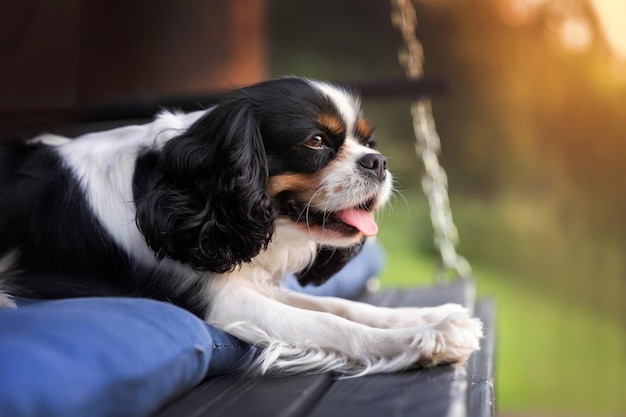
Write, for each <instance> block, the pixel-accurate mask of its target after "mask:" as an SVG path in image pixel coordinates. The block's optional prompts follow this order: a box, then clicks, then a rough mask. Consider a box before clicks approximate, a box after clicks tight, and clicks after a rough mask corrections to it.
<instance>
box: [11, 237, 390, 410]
mask: <svg viewBox="0 0 626 417" xmlns="http://www.w3.org/2000/svg"><path fill="white" fill-rule="evenodd" d="M383 261H384V260H383V256H382V250H381V249H380V247H379V246H378V245H374V244H368V245H366V247H365V248H364V250H363V252H362V253H361V254H360V255H359V256H358V257H357V258H355V259H354V260H353V261H352V262H351V263H349V264H348V265H347V266H346V268H344V269H343V270H342V271H341V272H340V273H339V274H337V275H336V276H335V277H333V279H331V280H330V281H328V282H327V283H326V284H324V285H323V286H320V287H306V288H302V287H300V286H299V285H298V283H297V281H296V280H295V278H294V277H293V276H291V277H287V279H288V286H289V287H290V288H292V289H295V290H300V291H305V292H310V293H315V294H319V295H334V296H344V297H351V296H355V295H358V294H359V293H360V292H361V291H362V290H363V286H364V284H365V282H366V280H367V279H368V278H369V277H371V276H373V275H375V274H377V273H378V272H379V271H380V268H381V267H382V264H383ZM21 301H22V302H21V303H19V304H20V308H18V309H17V310H15V309H0V416H12V417H26V416H46V417H57V416H58V417H72V416H80V417H84V416H90V417H100V416H114V415H123V416H128V417H132V416H146V415H149V414H151V413H153V412H154V411H156V410H158V409H159V408H160V407H162V406H163V405H164V404H165V403H167V402H168V401H170V400H172V399H173V398H176V397H177V396H179V395H180V394H182V393H184V392H185V391H187V390H189V389H191V388H192V387H194V386H195V385H197V384H198V383H199V382H200V381H202V380H203V379H204V378H206V377H210V376H214V375H219V374H223V373H227V372H235V371H237V370H240V369H242V368H244V367H245V366H247V365H248V364H249V363H250V362H251V361H252V359H253V358H254V355H255V352H256V348H254V347H250V346H248V345H246V344H245V343H243V342H241V341H239V340H238V339H236V338H235V337H233V336H231V335H229V334H227V333H224V332H222V331H220V330H217V329H215V328H213V327H211V326H210V325H208V324H206V323H204V322H203V321H202V320H199V319H198V318H197V317H195V316H193V315H192V314H190V313H188V312H187V311H185V310H182V309H180V308H178V307H176V306H173V305H170V304H166V303H162V302H158V301H153V300H147V299H129V298H82V299H68V300H57V301H36V302H33V301H30V302H29V301H27V300H21Z"/></svg>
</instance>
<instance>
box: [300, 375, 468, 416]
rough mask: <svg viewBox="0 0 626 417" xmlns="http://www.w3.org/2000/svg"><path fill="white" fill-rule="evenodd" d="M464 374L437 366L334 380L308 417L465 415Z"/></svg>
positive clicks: (465, 385) (465, 376) (465, 382)
mask: <svg viewBox="0 0 626 417" xmlns="http://www.w3.org/2000/svg"><path fill="white" fill-rule="evenodd" d="M466 387H467V375H466V373H465V370H464V369H463V368H462V367H456V366H441V367H437V368H433V369H428V370H418V371H410V372H403V373H398V374H389V375H371V376H365V377H361V378H356V379H349V380H339V381H336V382H335V383H334V384H333V386H332V388H331V389H330V390H329V391H328V392H327V393H326V395H324V397H322V399H321V400H320V402H319V403H318V404H317V405H316V407H315V409H314V410H313V412H312V413H311V414H310V415H309V417H326V416H342V417H380V416H423V417H439V416H441V417H444V416H460V417H461V416H465V407H466V405H465V398H466V394H465V393H466Z"/></svg>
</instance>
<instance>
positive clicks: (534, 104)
mask: <svg viewBox="0 0 626 417" xmlns="http://www.w3.org/2000/svg"><path fill="white" fill-rule="evenodd" d="M522 3H524V2H523V1H521V0H439V1H436V0H428V1H426V0H424V1H418V2H417V3H415V4H416V6H417V11H418V19H419V26H418V36H419V37H420V39H421V40H422V42H423V44H424V49H425V57H426V73H427V74H432V75H435V74H436V75H443V76H445V77H446V78H447V80H448V81H449V82H450V84H451V89H450V92H449V93H448V94H446V95H445V96H442V97H434V98H433V109H434V112H435V119H436V122H437V127H438V131H439V133H440V136H441V138H442V143H443V154H442V163H443V165H444V167H445V168H446V170H447V171H448V175H449V183H450V193H451V202H452V209H453V213H454V216H455V221H456V223H457V225H458V227H459V231H460V236H461V246H460V252H461V253H462V254H463V255H465V256H466V257H467V258H468V259H469V260H470V262H471V263H473V264H477V265H482V266H483V268H479V271H480V272H482V271H499V272H501V273H500V274H499V276H498V279H499V281H498V279H494V276H495V275H496V274H495V273H489V272H487V273H486V275H488V276H487V277H485V278H483V280H484V281H481V276H480V275H479V276H478V285H479V291H483V292H484V290H485V287H488V289H494V291H495V292H496V293H497V295H498V296H499V297H501V299H500V300H499V301H500V302H502V303H503V304H506V305H503V306H502V307H501V309H502V313H503V314H502V315H501V316H500V319H501V322H500V325H501V326H505V328H504V329H502V330H501V331H502V332H504V333H505V336H503V339H502V343H501V344H500V348H501V351H500V356H501V357H502V356H504V357H505V359H501V361H500V362H501V363H500V364H502V365H503V366H505V367H506V369H500V371H499V375H502V376H503V378H501V380H500V382H501V383H502V384H503V385H505V386H504V387H503V388H502V392H503V393H504V394H505V397H504V398H503V404H504V407H505V408H506V407H510V408H512V409H539V410H542V409H547V410H560V411H561V412H584V413H589V412H591V411H589V410H592V409H594V408H593V407H596V406H598V404H600V403H603V404H604V406H598V407H596V408H595V409H596V410H597V411H598V413H599V414H607V413H609V414H610V412H611V411H613V412H614V413H622V414H623V413H625V412H626V404H624V401H623V399H620V398H618V397H617V396H616V395H618V394H616V393H618V391H619V387H620V385H621V386H622V387H623V382H622V381H621V380H620V377H619V375H618V374H617V373H615V372H613V371H611V370H610V369H608V368H609V367H611V364H612V363H613V364H614V365H615V366H617V367H619V366H623V364H624V358H623V357H621V359H620V360H617V361H615V359H616V358H619V357H620V355H623V353H624V352H623V346H624V335H625V334H626V332H625V331H624V325H625V324H626V304H625V303H624V302H623V297H624V294H626V260H625V256H624V255H625V254H626V221H625V220H624V213H626V187H625V186H626V76H625V74H626V63H624V62H623V61H622V62H619V61H616V60H615V57H614V56H613V55H612V51H611V50H610V49H609V47H608V45H607V43H606V40H605V39H604V37H603V33H602V29H601V27H600V22H599V20H598V17H597V16H596V15H595V14H594V12H593V8H592V7H590V5H589V4H588V3H587V2H586V1H585V0H541V1H539V0H538V1H532V2H526V4H534V5H535V6H536V10H535V11H534V13H533V14H532V16H530V17H528V16H526V18H525V19H518V20H514V19H513V20H512V19H511V18H510V17H511V16H510V15H507V13H506V12H507V7H509V6H510V7H513V6H514V5H519V4H522ZM508 11H509V12H510V10H508ZM269 17H270V21H269V25H268V28H269V30H270V40H271V41H270V45H269V46H270V64H271V65H272V67H271V72H272V73H273V74H274V75H285V74H297V75H304V76H309V77H313V78H321V79H328V80H335V81H343V80H350V81H354V80H363V79H373V78H388V77H390V76H402V71H401V69H400V66H399V65H398V64H397V57H396V53H397V50H398V47H399V45H400V42H401V41H400V37H399V36H398V34H397V33H396V32H395V31H394V29H393V28H392V26H391V23H390V18H389V2H388V1H385V0H377V1H373V0H372V1H363V0H342V1H334V0H317V1H315V2H312V1H293V0H273V1H271V2H270V13H269ZM568 19H577V20H576V22H581V21H582V22H584V24H585V26H584V27H585V28H586V30H587V31H588V34H589V35H590V38H589V39H590V40H589V42H588V44H586V45H584V47H577V48H572V47H569V48H568V47H566V46H567V45H566V43H564V42H563V39H562V38H561V35H562V34H561V33H559V31H558V29H559V28H560V27H563V26H562V23H563V22H567V21H568ZM364 104H365V111H366V113H367V115H368V116H369V117H370V118H371V119H373V121H374V123H375V124H377V125H378V129H377V131H376V135H377V138H378V142H379V143H380V147H381V150H382V151H383V152H384V153H385V154H386V155H387V156H388V159H389V162H390V167H391V169H392V171H393V172H394V176H395V178H396V181H397V184H396V188H397V190H398V192H397V194H396V198H395V201H394V207H393V208H391V209H389V210H388V211H386V212H385V213H383V214H382V215H381V220H382V228H381V234H380V238H381V240H382V241H383V242H384V243H385V245H386V247H387V249H388V251H389V258H390V259H389V267H388V274H386V276H385V277H386V279H390V280H392V282H393V283H400V284H405V285H408V284H410V283H424V275H427V277H426V280H428V279H429V278H430V275H432V269H434V263H435V261H434V260H433V262H432V264H433V267H432V269H431V268H428V267H426V266H425V264H424V262H423V260H424V256H425V255H426V256H432V255H433V254H434V250H433V245H432V240H431V233H432V230H431V227H430V224H429V218H428V212H427V209H426V207H425V202H424V198H423V197H421V196H420V195H419V193H420V189H419V187H420V186H419V184H420V182H419V177H420V175H421V172H422V167H421V166H420V163H418V160H417V159H416V157H415V154H414V150H413V134H412V129H411V120H410V115H409V109H408V104H409V103H408V101H407V100H406V99H402V98H397V99H392V100H384V101H366V102H365V103H364ZM433 259H434V258H433ZM485 266H486V267H485ZM518 297H519V298H518ZM516 309H517V310H516ZM557 312H558V314H557ZM602 317H604V318H605V320H606V325H605V326H603V325H602V323H603V319H602ZM535 322H536V323H539V322H541V323H543V324H544V325H541V326H538V327H536V328H535V327H534V326H532V323H535ZM605 327H606V329H609V330H606V332H607V333H606V334H605V333H603V331H604V330H602V329H604V328H605ZM507 334H508V335H507ZM602 335H605V336H606V337H602ZM594 340H597V341H598V342H599V343H600V342H601V343H604V345H602V346H603V347H602V349H604V350H606V351H607V352H611V354H610V355H609V356H607V358H612V359H607V360H601V361H599V360H598V355H602V353H600V352H599V351H598V349H600V348H599V347H598V346H599V345H597V346H595V347H594ZM616 340H617V342H615V341H616ZM574 345H575V346H574ZM607 346H610V347H607ZM542 347H545V348H546V349H547V350H542ZM568 349H570V350H569V352H574V353H573V354H569V353H568V354H565V353H564V351H568ZM602 349H600V350H602ZM619 349H621V351H620V350H619ZM522 350H523V351H524V353H523V354H522V353H520V351H522ZM517 359H519V361H518V362H519V363H517V362H516V360H517ZM577 361H579V362H578V363H577ZM500 364H499V365H500ZM524 367H526V368H528V367H533V368H536V370H533V371H527V372H524ZM605 371H606V372H605ZM546 375H549V376H546ZM587 375H589V377H590V381H595V382H591V384H589V383H586V384H585V383H584V381H585V380H581V378H587ZM609 376H610V378H609ZM542 378H543V379H542ZM594 378H597V379H595V380H594ZM602 378H605V379H604V380H602ZM574 380H577V381H579V385H578V386H573V384H574V383H573V382H572V381H574ZM542 381H543V382H542ZM603 384H606V385H607V386H608V387H610V388H607V386H603ZM589 385H593V387H589ZM581 387H584V388H587V389H588V392H589V394H588V395H587V397H588V398H587V400H585V398H584V397H585V392H584V389H579V388H581ZM568 395H569V396H568ZM609 397H610V400H611V401H609ZM594 398H595V399H594ZM574 399H575V400H574ZM585 401H586V402H585ZM617 403H619V405H618V404H617ZM559 404H560V406H559ZM542 407H543V408H542ZM611 407H613V408H611ZM596 415H598V414H596Z"/></svg>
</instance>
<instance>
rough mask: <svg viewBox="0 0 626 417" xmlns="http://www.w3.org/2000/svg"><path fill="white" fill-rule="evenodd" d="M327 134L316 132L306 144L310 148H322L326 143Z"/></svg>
mask: <svg viewBox="0 0 626 417" xmlns="http://www.w3.org/2000/svg"><path fill="white" fill-rule="evenodd" d="M325 139H326V138H325V136H324V135H323V134H321V133H316V134H314V135H313V136H311V137H310V138H308V139H307V140H306V142H305V144H306V146H308V147H309V148H322V147H323V146H325V145H326V140H325Z"/></svg>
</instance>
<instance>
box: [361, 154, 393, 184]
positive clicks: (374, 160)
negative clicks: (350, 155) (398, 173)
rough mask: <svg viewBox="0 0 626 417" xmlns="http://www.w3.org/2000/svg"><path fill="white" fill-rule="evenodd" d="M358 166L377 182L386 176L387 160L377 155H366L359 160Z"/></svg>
mask: <svg viewBox="0 0 626 417" xmlns="http://www.w3.org/2000/svg"><path fill="white" fill-rule="evenodd" d="M359 165H360V166H361V167H362V168H364V169H366V170H367V172H369V173H371V174H374V176H375V177H376V178H378V179H379V180H383V179H384V178H385V176H386V175H387V158H385V157H384V156H383V155H381V154H379V153H368V154H366V155H365V156H363V157H362V158H361V159H360V160H359Z"/></svg>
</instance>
